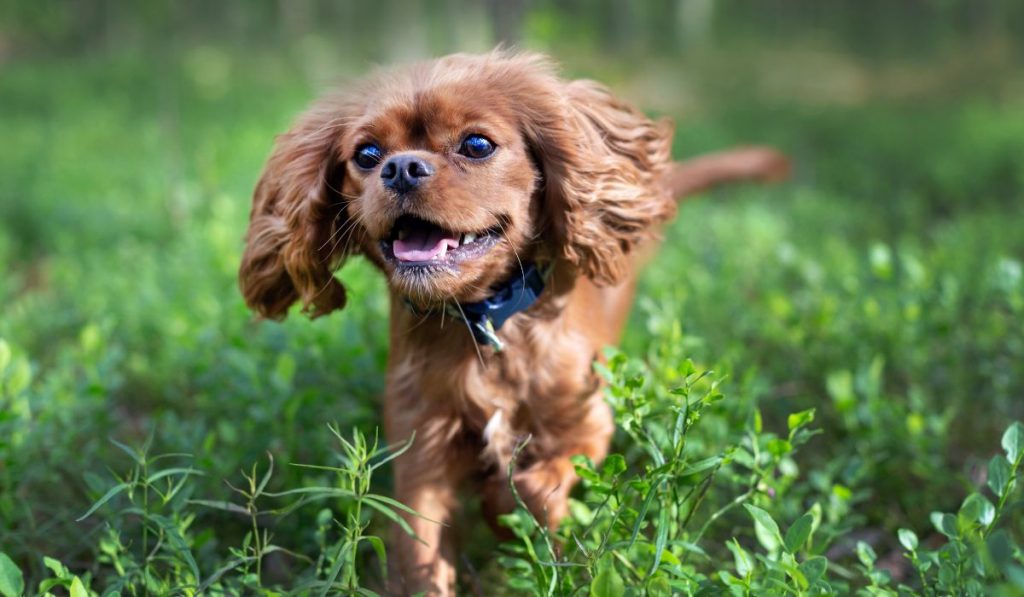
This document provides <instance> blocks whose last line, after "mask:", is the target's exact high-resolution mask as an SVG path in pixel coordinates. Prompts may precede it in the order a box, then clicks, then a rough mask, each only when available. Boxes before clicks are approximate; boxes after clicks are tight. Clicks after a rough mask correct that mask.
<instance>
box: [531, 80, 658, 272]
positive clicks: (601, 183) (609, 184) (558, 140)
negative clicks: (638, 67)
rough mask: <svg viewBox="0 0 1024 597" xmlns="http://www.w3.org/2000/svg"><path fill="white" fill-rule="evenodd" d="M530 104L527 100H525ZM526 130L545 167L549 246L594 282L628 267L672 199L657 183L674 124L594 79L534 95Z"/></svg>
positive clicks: (539, 159)
mask: <svg viewBox="0 0 1024 597" xmlns="http://www.w3.org/2000/svg"><path fill="white" fill-rule="evenodd" d="M527 101H529V100H527ZM533 101H546V102H547V103H548V104H549V105H547V106H538V107H537V109H535V110H532V115H531V116H532V121H531V122H530V123H529V125H528V126H527V129H526V135H527V137H528V139H529V140H530V141H531V145H532V149H533V151H534V152H535V153H536V154H537V155H536V157H537V160H538V161H539V162H540V166H541V169H542V170H543V172H542V176H543V184H544V190H543V192H544V204H545V205H544V209H546V210H547V218H548V222H549V225H550V227H551V231H552V236H553V240H554V242H555V244H556V246H555V247H554V250H555V251H556V253H557V254H559V256H560V257H562V258H564V259H566V260H567V261H568V262H569V263H571V264H573V265H574V266H575V267H576V268H577V269H578V271H579V272H580V273H582V274H584V275H586V276H587V277H589V278H590V279H592V280H594V281H595V282H597V283H599V284H614V283H616V282H618V281H619V280H621V279H622V277H623V275H624V274H625V273H626V272H627V271H628V265H629V261H628V259H629V258H628V255H629V253H630V252H631V251H632V250H633V248H634V247H635V246H636V245H637V244H638V243H639V242H641V241H642V240H644V239H645V238H648V237H649V236H651V235H652V234H654V233H656V231H657V226H656V225H657V224H658V223H660V222H663V221H665V220H666V219H668V218H671V217H672V216H673V215H674V214H675V209H676V204H675V201H674V200H673V198H672V197H671V195H670V193H669V191H668V190H667V189H666V188H665V187H664V185H663V184H660V179H661V177H662V176H663V175H664V171H665V168H666V167H667V166H668V164H669V163H670V157H669V156H670V152H671V144H672V133H673V126H672V123H671V122H670V121H668V120H662V121H658V122H654V121H652V120H650V119H649V118H647V117H646V116H644V115H643V114H642V113H641V112H640V111H638V110H637V109H635V108H633V107H632V106H630V105H628V104H626V103H624V102H622V101H619V100H618V99H616V98H615V97H614V96H613V95H611V93H609V92H608V90H607V89H605V88H604V87H603V86H601V85H600V84H598V83H595V82H593V81H585V80H581V81H572V82H569V83H561V84H560V89H559V93H557V94H555V95H548V96H547V97H546V98H545V97H544V95H543V94H541V95H535V96H534V100H533Z"/></svg>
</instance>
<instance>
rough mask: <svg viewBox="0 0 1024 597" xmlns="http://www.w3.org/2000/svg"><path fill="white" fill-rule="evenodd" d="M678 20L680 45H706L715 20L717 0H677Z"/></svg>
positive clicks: (690, 46) (688, 46)
mask: <svg viewBox="0 0 1024 597" xmlns="http://www.w3.org/2000/svg"><path fill="white" fill-rule="evenodd" d="M676 22H677V23H678V25H679V27H678V29H677V31H678V35H679V41H680V42H682V43H681V44H680V45H681V46H683V47H686V48H692V47H694V46H701V45H706V44H707V42H709V41H710V40H711V33H712V27H713V25H714V22H715V0H676Z"/></svg>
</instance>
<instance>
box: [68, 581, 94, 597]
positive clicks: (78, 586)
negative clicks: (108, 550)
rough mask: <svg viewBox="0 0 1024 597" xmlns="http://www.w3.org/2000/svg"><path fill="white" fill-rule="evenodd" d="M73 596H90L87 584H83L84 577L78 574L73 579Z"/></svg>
mask: <svg viewBox="0 0 1024 597" xmlns="http://www.w3.org/2000/svg"><path fill="white" fill-rule="evenodd" d="M69 592H70V593H71V597H89V591H86V590H85V585H83V584H82V579H80V578H78V577H77V576H76V577H75V578H74V580H72V581H71V590H70V591H69Z"/></svg>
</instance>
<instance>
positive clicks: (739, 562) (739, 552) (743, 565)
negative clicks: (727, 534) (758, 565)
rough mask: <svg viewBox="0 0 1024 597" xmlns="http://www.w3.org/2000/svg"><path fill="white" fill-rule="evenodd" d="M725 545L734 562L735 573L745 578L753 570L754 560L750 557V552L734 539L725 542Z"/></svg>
mask: <svg viewBox="0 0 1024 597" xmlns="http://www.w3.org/2000/svg"><path fill="white" fill-rule="evenodd" d="M725 546H726V547H728V548H729V551H731V552H732V557H733V560H735V562H736V574H739V575H740V576H741V577H742V578H747V577H748V576H749V575H750V573H751V572H753V570H754V562H753V560H751V559H750V554H748V553H747V552H746V550H744V549H743V547H741V546H740V544H739V542H738V541H736V539H733V540H732V541H730V542H729V543H726V544H725Z"/></svg>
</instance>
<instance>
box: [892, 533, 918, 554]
mask: <svg viewBox="0 0 1024 597" xmlns="http://www.w3.org/2000/svg"><path fill="white" fill-rule="evenodd" d="M897 534H898V535H899V537H900V545H902V546H903V547H905V548H907V551H917V534H916V533H914V531H912V530H910V529H900V530H899V531H897Z"/></svg>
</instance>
